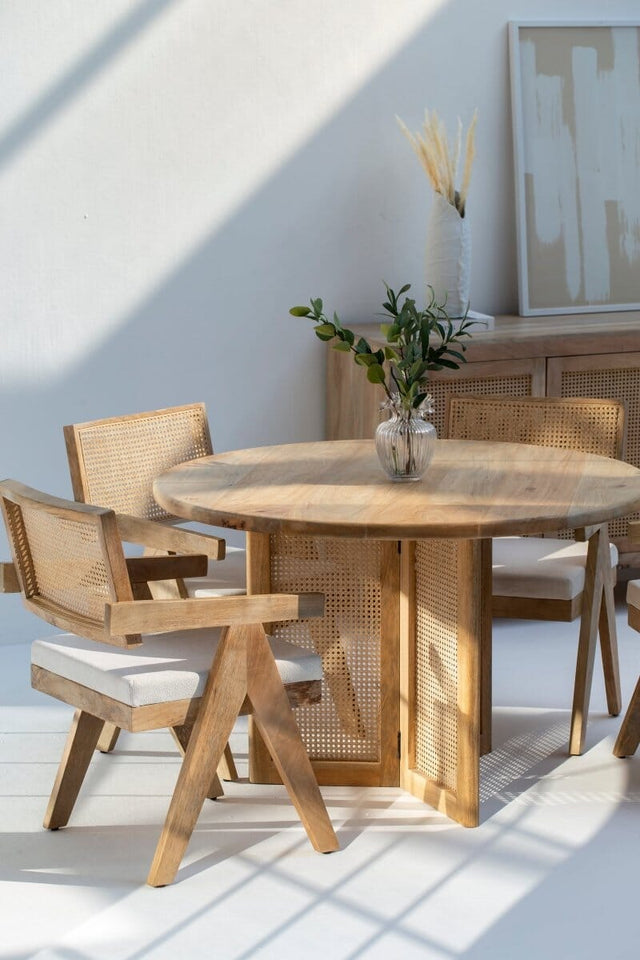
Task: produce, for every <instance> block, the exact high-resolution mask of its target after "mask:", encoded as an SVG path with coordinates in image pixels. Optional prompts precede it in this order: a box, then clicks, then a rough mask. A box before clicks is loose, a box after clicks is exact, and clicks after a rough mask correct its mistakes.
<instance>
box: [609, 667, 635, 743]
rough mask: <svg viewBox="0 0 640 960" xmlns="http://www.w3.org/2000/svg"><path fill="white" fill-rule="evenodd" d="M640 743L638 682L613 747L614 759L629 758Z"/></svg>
mask: <svg viewBox="0 0 640 960" xmlns="http://www.w3.org/2000/svg"><path fill="white" fill-rule="evenodd" d="M639 743H640V680H638V682H637V683H636V688H635V690H634V691H633V696H632V697H631V701H630V703H629V706H628V707H627V712H626V713H625V715H624V720H623V721H622V726H621V727H620V733H619V734H618V738H617V740H616V742H615V744H614V747H613V753H614V756H616V757H630V756H632V755H633V754H634V753H635V752H636V750H637V749H638V744H639Z"/></svg>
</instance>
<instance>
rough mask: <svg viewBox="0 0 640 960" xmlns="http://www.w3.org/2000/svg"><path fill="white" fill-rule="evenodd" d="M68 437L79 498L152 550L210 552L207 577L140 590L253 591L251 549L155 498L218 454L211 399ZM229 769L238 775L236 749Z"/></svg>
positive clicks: (94, 424)
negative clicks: (178, 471)
mask: <svg viewBox="0 0 640 960" xmlns="http://www.w3.org/2000/svg"><path fill="white" fill-rule="evenodd" d="M64 437H65V442H66V446H67V457H68V460H69V469H70V472H71V484H72V487H73V495H74V497H75V499H76V500H77V501H79V502H80V503H92V504H94V505H95V506H101V507H110V508H111V509H112V510H115V511H116V513H117V515H118V530H119V532H120V536H121V537H122V539H123V540H125V541H128V542H131V543H136V544H141V545H143V546H144V548H145V553H146V554H147V555H158V554H167V553H182V554H183V553H189V552H191V553H200V554H206V556H207V557H208V558H209V564H208V568H207V571H206V575H205V576H204V577H198V578H182V577H180V578H178V579H177V580H173V581H167V580H165V581H161V582H154V583H152V584H150V585H149V586H147V585H146V584H140V585H138V586H137V590H138V592H139V594H140V595H146V596H153V597H156V598H158V599H160V598H165V599H167V598H170V597H176V598H177V597H212V596H230V595H240V594H244V593H245V592H246V554H245V551H244V550H242V549H239V548H237V547H228V546H226V544H225V541H224V540H223V539H221V538H219V537H216V536H213V535H211V534H202V533H196V532H195V531H193V530H188V529H184V528H181V527H179V526H177V525H178V524H180V523H183V521H181V520H180V519H179V518H178V517H174V516H172V515H171V514H169V513H167V511H166V510H164V509H163V508H162V507H161V506H160V505H159V504H158V503H156V501H155V499H154V497H153V490H152V487H153V481H154V480H155V478H156V477H157V476H158V475H159V474H160V473H163V472H164V471H165V470H169V469H170V468H171V467H173V466H176V464H178V463H183V462H185V461H186V460H193V459H196V458H197V457H206V456H209V455H210V454H212V453H213V447H212V444H211V434H210V430H209V423H208V420H207V413H206V408H205V405H204V404H203V403H190V404H186V405H184V406H178V407H167V408H164V409H161V410H150V411H147V412H145V413H135V414H130V415H125V416H120V417H109V418H107V419H102V420H91V421H88V422H86V423H74V424H70V425H69V426H66V427H64ZM117 737H118V731H117V729H116V728H114V727H107V728H106V729H105V732H104V735H103V737H102V738H101V741H100V744H99V749H100V750H102V751H103V752H109V751H110V750H112V749H113V747H114V746H115V743H116V740H117ZM221 773H222V775H223V776H224V778H225V779H230V780H235V779H237V771H236V768H235V763H234V760H233V756H232V754H231V750H230V749H229V748H227V749H226V750H225V753H224V757H223V765H222V768H221Z"/></svg>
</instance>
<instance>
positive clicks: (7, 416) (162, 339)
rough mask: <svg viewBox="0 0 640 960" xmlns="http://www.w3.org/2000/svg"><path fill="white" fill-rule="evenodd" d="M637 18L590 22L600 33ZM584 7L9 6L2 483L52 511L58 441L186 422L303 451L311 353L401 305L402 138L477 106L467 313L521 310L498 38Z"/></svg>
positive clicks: (342, 3)
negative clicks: (297, 313)
mask: <svg viewBox="0 0 640 960" xmlns="http://www.w3.org/2000/svg"><path fill="white" fill-rule="evenodd" d="M634 13H637V2H635V0H609V2H608V4H607V9H606V15H607V17H609V18H615V17H618V18H623V17H632V16H633V15H634ZM598 16H602V3H601V2H600V0H564V2H563V0H537V2H533V0H527V2H525V0H519V2H518V0H511V2H507V0H486V2H480V0H394V2H393V3H389V0H321V2H315V3H314V2H310V0H271V2H265V0H241V2H235V3H234V2H232V0H137V2H133V0H110V2H109V3H105V2H104V0H83V2H82V3H78V2H74V0H5V2H4V3H2V4H1V5H0V61H1V62H2V64H3V82H2V86H3V94H2V97H1V98H0V109H2V115H1V117H0V120H1V129H0V202H1V208H0V237H1V240H0V243H1V247H0V258H1V262H2V283H1V284H0V397H1V403H2V421H1V422H2V426H1V428H0V429H1V434H0V451H1V456H2V465H1V467H0V474H2V475H3V476H14V477H17V478H19V479H21V480H23V481H25V482H28V483H31V484H34V485H36V486H40V487H42V488H45V489H47V490H48V491H50V492H53V493H58V494H62V495H67V494H68V493H69V483H68V478H67V468H66V458H65V454H64V445H63V442H62V434H61V426H62V424H63V423H68V422H72V421H74V420H83V419H91V418H94V417H99V416H109V415H115V414H118V413H124V412H131V411H134V410H143V409H150V408H153V407H157V406H167V405H171V404H174V403H181V402H187V401H189V400H192V399H202V400H205V401H206V402H207V405H208V407H209V414H210V419H211V423H212V430H213V438H214V445H215V446H216V448H217V449H219V450H224V449H229V448H232V447H236V446H248V445H253V444H262V443H268V442H276V441H282V440H302V439H315V438H319V437H321V436H322V434H323V415H324V412H323V400H324V397H323V368H324V358H325V353H324V348H323V347H322V345H320V344H319V343H318V342H317V341H316V339H315V337H314V336H313V335H312V333H311V329H310V325H309V324H307V323H305V321H302V320H300V321H295V320H293V319H292V318H290V317H289V316H288V312H287V311H288V307H289V306H290V305H292V304H294V303H299V302H306V301H307V300H308V298H309V297H310V296H323V297H324V298H325V300H326V301H327V304H328V305H329V306H330V307H331V308H332V309H333V308H336V309H338V310H339V312H340V313H341V316H342V317H343V319H345V320H349V321H357V320H368V319H371V318H373V317H374V315H375V312H376V311H377V310H378V309H379V304H380V301H381V294H382V292H383V287H382V282H381V281H382V280H383V279H385V280H387V281H388V282H390V283H392V285H393V284H401V283H403V282H405V281H412V282H413V283H414V285H416V286H417V285H418V284H419V283H421V282H422V258H423V252H424V234H425V224H426V219H427V214H428V210H429V203H430V198H431V195H430V188H429V187H428V185H427V181H426V178H425V176H424V174H423V172H422V170H421V168H420V167H419V164H418V162H417V160H416V158H415V157H414V155H413V153H412V152H411V149H410V147H409V145H408V144H407V142H406V141H405V139H404V138H403V137H402V135H401V133H400V132H399V130H398V128H397V126H396V123H395V120H394V115H395V114H399V115H400V116H402V117H403V119H404V120H405V121H406V122H407V123H408V124H409V126H410V127H412V128H413V129H416V128H417V127H418V126H419V124H420V122H421V118H422V114H423V110H424V108H425V106H428V107H430V108H436V109H437V110H438V112H439V113H440V114H441V116H443V117H444V119H445V120H446V121H447V123H448V125H449V127H450V129H451V130H452V131H453V129H454V124H455V121H456V117H457V116H458V115H459V116H461V118H462V119H463V121H464V122H465V123H468V121H469V119H470V118H471V115H472V113H473V109H474V108H475V107H477V108H478V111H479V122H478V140H477V159H476V165H475V170H474V176H473V182H472V186H471V192H470V202H469V213H470V217H471V222H472V231H473V248H474V253H473V280H472V306H473V307H475V308H476V309H479V310H484V311H488V312H493V313H495V312H508V311H515V310H516V309H517V306H516V305H517V286H516V266H515V225H514V204H513V172H512V153H511V125H510V107H509V81H508V58H507V22H508V20H509V19H518V18H520V19H523V18H527V17H535V18H538V19H544V18H548V19H558V18H564V19H567V18H571V17H579V18H583V19H584V18H589V17H592V18H597V17H598Z"/></svg>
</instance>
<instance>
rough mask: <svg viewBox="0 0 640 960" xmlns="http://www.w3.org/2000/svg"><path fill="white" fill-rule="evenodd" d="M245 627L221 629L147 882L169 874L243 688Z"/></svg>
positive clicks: (156, 883) (157, 882)
mask: <svg viewBox="0 0 640 960" xmlns="http://www.w3.org/2000/svg"><path fill="white" fill-rule="evenodd" d="M246 632H247V628H246V627H239V628H235V629H231V628H227V629H225V630H223V632H222V636H221V637H220V642H219V644H218V650H217V653H216V656H215V657H214V661H213V665H212V667H211V670H210V672H209V678H208V680H207V685H206V688H205V691H204V694H203V696H202V698H201V701H200V709H199V710H198V715H197V717H196V720H195V723H194V726H193V730H192V732H191V736H190V737H189V742H188V745H187V749H186V752H185V756H184V760H183V761H182V766H181V768H180V773H179V775H178V780H177V783H176V787H175V790H174V792H173V797H172V798H171V803H170V805H169V811H168V813H167V817H166V820H165V823H164V827H163V829H162V833H161V835H160V839H159V841H158V845H157V847H156V852H155V855H154V858H153V862H152V864H151V869H150V871H149V876H148V877H147V883H148V884H149V885H150V886H152V887H162V886H165V885H166V884H168V883H171V882H172V880H173V879H174V877H175V875H176V873H177V871H178V867H179V866H180V861H181V860H182V857H183V855H184V852H185V850H186V848H187V844H188V843H189V840H190V839H191V834H192V833H193V830H194V827H195V825H196V822H197V820H198V816H199V814H200V811H201V809H202V804H203V803H204V801H205V798H206V796H207V791H208V789H209V787H210V784H211V771H212V770H215V769H216V767H217V765H218V762H219V760H220V757H221V756H222V753H223V751H224V747H225V744H226V743H227V742H228V739H229V736H230V734H231V731H232V729H233V725H234V723H235V722H236V718H237V716H238V713H239V711H240V708H241V706H242V703H243V701H244V698H245V695H246V692H247V675H246V664H247V658H246V639H245V634H246Z"/></svg>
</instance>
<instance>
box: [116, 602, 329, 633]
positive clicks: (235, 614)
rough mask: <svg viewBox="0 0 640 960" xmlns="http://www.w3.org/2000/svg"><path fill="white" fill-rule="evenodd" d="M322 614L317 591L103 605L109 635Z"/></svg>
mask: <svg viewBox="0 0 640 960" xmlns="http://www.w3.org/2000/svg"><path fill="white" fill-rule="evenodd" d="M323 614H324V596H323V595H322V594H321V593H300V594H298V593H294V594H290V593H272V594H269V593H263V594H254V595H252V596H249V597H202V598H196V599H187V598H185V599H184V600H121V601H113V602H109V603H106V604H105V626H106V630H107V633H108V634H109V635H110V636H122V635H123V634H132V633H168V632H170V631H171V630H195V629H197V628H198V627H225V626H232V625H233V624H237V623H269V622H273V621H278V620H306V619H309V618H312V617H321V616H322V615H323Z"/></svg>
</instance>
